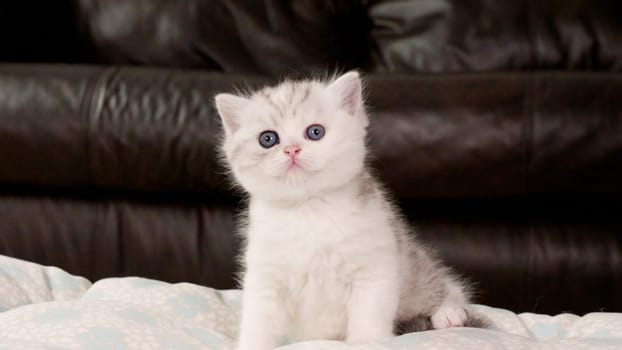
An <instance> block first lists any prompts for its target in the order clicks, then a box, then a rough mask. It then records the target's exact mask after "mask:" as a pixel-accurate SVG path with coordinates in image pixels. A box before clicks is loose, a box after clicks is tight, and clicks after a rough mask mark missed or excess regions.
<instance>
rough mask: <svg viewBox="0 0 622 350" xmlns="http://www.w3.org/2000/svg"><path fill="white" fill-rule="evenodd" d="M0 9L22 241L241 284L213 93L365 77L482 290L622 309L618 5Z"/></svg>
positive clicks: (407, 197) (526, 302)
mask: <svg viewBox="0 0 622 350" xmlns="http://www.w3.org/2000/svg"><path fill="white" fill-rule="evenodd" d="M7 3H9V2H7ZM0 6H1V7H2V8H1V9H0V38H1V39H2V40H1V41H0V42H2V45H1V47H0V61H1V62H2V63H0V164H1V166H0V254H5V255H9V256H14V257H18V258H22V259H27V260H31V261H35V262H38V263H42V264H48V265H56V266H59V267H61V268H64V269H66V270H68V271H69V272H71V273H73V274H78V275H83V276H86V277H87V278H89V279H91V280H97V279H101V278H105V277H113V276H128V275H136V276H142V277H149V278H155V279H161V280H165V281H170V282H181V281H185V282H194V283H199V284H204V285H208V286H211V287H217V288H234V287H235V286H236V284H235V271H236V269H237V266H236V264H235V255H236V254H237V253H238V250H239V245H240V242H239V240H238V239H237V238H236V236H235V235H234V234H233V231H234V219H235V213H236V212H238V211H239V210H240V208H241V207H242V205H241V204H240V203H241V201H240V199H241V195H242V194H241V193H236V192H233V191H232V190H230V187H229V185H228V182H227V179H226V178H225V177H224V176H223V169H222V168H221V167H220V166H219V164H218V162H217V159H216V154H215V147H216V144H217V139H218V133H219V127H220V125H219V120H218V117H217V115H216V113H215V110H214V108H213V101H212V97H213V95H214V94H215V93H217V92H223V91H231V90H232V89H234V88H236V87H245V86H250V87H253V86H259V85H262V84H266V83H270V82H275V81H278V80H279V79H281V78H283V77H286V76H288V77H289V76H294V77H300V76H309V75H316V74H319V75H325V74H326V73H327V72H333V71H335V70H342V71H343V70H347V69H354V68H356V69H359V70H361V71H362V72H364V74H365V77H366V79H367V84H366V85H367V89H366V91H367V100H368V104H369V108H370V114H371V130H370V133H371V135H370V147H371V149H372V151H373V154H374V165H375V167H376V168H377V169H378V173H379V175H380V177H381V178H382V179H383V180H384V181H385V182H386V184H387V185H388V186H389V188H390V189H391V190H392V191H393V192H394V193H395V195H396V199H397V200H398V202H399V204H400V206H401V207H402V208H403V210H404V212H405V214H406V215H407V217H408V219H409V220H410V221H411V222H412V223H413V225H414V227H416V229H417V234H418V235H419V237H420V238H421V239H422V240H423V241H425V242H427V243H428V244H430V245H431V246H433V247H435V249H436V250H437V251H438V253H439V255H440V256H441V257H442V258H443V259H444V260H445V261H446V262H447V263H448V264H449V265H451V266H452V267H454V268H455V269H456V270H457V271H459V272H460V273H462V274H463V275H465V276H466V277H467V278H468V279H469V280H470V281H471V282H472V283H473V284H474V286H475V287H476V289H477V290H478V295H477V302H479V303H483V304H487V305H492V306H498V307H503V308H508V309H511V310H513V311H516V312H540V313H559V312H573V313H577V314H583V313H586V312H592V311H618V312H619V311H622V298H620V295H622V204H621V200H622V75H620V71H621V70H622V45H621V43H622V5H620V4H618V3H617V2H614V1H605V0H600V1H598V0H591V1H588V0H566V1H557V0H540V1H532V0H530V1H518V0H516V1H510V0H506V1H496V2H491V1H484V0H469V1H465V0H426V1H424V0H414V1H405V0H394V1H387V0H384V1H383V0H376V1H374V0H368V1H353V0H347V1H319V0H318V1H307V0H297V1H291V2H286V1H262V2H259V1H237V0H236V1H231V0H209V1H208V0H203V1H201V0H185V1H169V0H141V1H136V0H62V1H61V0H59V1H54V2H52V1H47V2H32V1H23V2H13V3H12V4H2V5H0Z"/></svg>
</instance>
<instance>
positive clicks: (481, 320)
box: [393, 311, 491, 335]
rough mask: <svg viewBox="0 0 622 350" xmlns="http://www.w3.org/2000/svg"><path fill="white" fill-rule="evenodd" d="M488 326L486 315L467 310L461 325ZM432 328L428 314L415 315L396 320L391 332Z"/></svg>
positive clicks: (402, 332) (409, 331) (421, 330)
mask: <svg viewBox="0 0 622 350" xmlns="http://www.w3.org/2000/svg"><path fill="white" fill-rule="evenodd" d="M490 326H491V322H490V321H489V320H488V319H487V318H486V317H484V316H482V315H477V314H474V313H473V312H471V311H467V319H466V321H464V325H463V327H471V328H489V327H490ZM432 329H434V327H432V320H430V316H425V315H417V316H415V317H413V318H411V319H408V320H398V321H396V322H395V324H394V325H393V334H395V335H402V334H406V333H413V332H423V331H429V330H432Z"/></svg>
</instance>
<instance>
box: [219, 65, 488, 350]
mask: <svg viewBox="0 0 622 350" xmlns="http://www.w3.org/2000/svg"><path fill="white" fill-rule="evenodd" d="M215 102H216V107H217V109H218V112H219V114H220V117H221V119H222V121H223V126H224V131H225V136H224V142H223V144H222V153H223V155H224V158H225V161H226V163H227V165H228V167H229V169H230V171H231V173H232V174H233V176H234V177H235V180H237V182H238V183H239V185H241V186H242V188H243V189H244V190H246V191H247V192H248V194H249V195H250V201H249V208H248V217H247V219H248V221H247V223H246V227H245V232H244V234H245V237H244V238H245V240H246V247H245V252H244V260H243V261H244V264H245V268H246V270H245V273H244V275H243V278H242V283H243V286H242V287H243V298H242V321H241V329H240V334H239V339H238V349H240V350H264V349H265V350H267V349H272V348H274V347H276V346H277V345H279V344H280V341H281V340H282V339H283V338H287V339H289V340H291V341H303V340H312V339H334V340H345V341H347V342H349V343H364V342H369V341H378V340H383V339H386V338H389V337H391V336H393V335H394V333H400V332H406V331H412V330H417V329H419V328H435V329H440V328H447V327H455V326H463V325H465V323H468V322H472V324H474V325H476V322H475V321H476V320H475V319H474V318H472V317H470V315H469V314H468V313H467V311H466V307H467V304H468V302H469V299H468V296H467V293H466V291H465V287H464V286H463V284H462V283H461V282H460V281H459V280H458V279H457V278H456V277H455V276H454V275H452V274H451V272H450V271H449V269H448V268H446V267H444V266H443V265H442V264H441V263H440V262H439V261H438V260H436V259H435V258H434V257H433V256H432V254H431V253H430V252H429V251H428V250H427V249H426V248H424V247H423V246H422V245H421V244H420V243H418V242H417V241H416V240H415V239H414V238H413V236H412V234H411V231H410V229H409V228H408V226H407V225H406V223H405V222H404V220H403V219H402V218H401V216H400V214H399V213H398V210H397V209H396V208H395V206H394V205H393V204H392V203H391V201H390V200H389V199H388V196H387V194H386V192H385V190H384V189H383V187H382V186H381V185H380V184H379V183H378V181H376V179H375V178H374V177H373V176H372V174H371V173H370V170H369V169H368V167H367V166H366V157H367V150H366V144H365V139H366V129H367V126H368V123H369V122H368V117H367V114H366V111H365V106H364V102H363V97H362V85H361V80H360V78H359V75H358V73H356V72H349V73H346V74H344V75H342V76H340V77H338V78H337V79H334V80H332V81H329V82H321V81H298V82H293V81H287V82H284V83H282V84H280V85H278V86H276V87H268V88H264V89H262V90H259V91H257V92H255V93H253V94H251V95H250V96H235V95H230V94H219V95H217V96H216V98H215Z"/></svg>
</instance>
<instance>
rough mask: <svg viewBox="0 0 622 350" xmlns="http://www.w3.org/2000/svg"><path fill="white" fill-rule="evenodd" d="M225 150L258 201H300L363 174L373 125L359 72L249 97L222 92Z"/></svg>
mask: <svg viewBox="0 0 622 350" xmlns="http://www.w3.org/2000/svg"><path fill="white" fill-rule="evenodd" d="M215 101H216V107H217V109H218V113H219V114H220V117H221V119H222V121H223V126H224V129H225V130H224V131H225V137H224V141H223V145H222V151H223V153H224V155H225V158H226V161H227V163H228V166H229V168H230V170H231V171H232V173H233V175H234V176H235V178H236V180H237V181H238V182H239V183H240V185H242V187H243V188H244V189H245V190H246V191H247V192H249V193H250V194H251V195H252V196H253V197H258V198H263V199H266V200H300V199H304V198H307V197H309V196H313V195H317V194H320V193H322V192H325V191H331V190H334V189H336V188H339V187H341V186H343V185H344V184H346V183H348V182H349V181H351V180H352V179H353V178H354V177H355V176H357V175H358V174H360V173H361V172H362V170H363V167H364V161H365V153H366V152H365V134H366V128H367V125H368V120H367V115H366V113H365V108H364V104H363V98H362V87H361V80H360V78H359V75H358V73H356V72H349V73H346V74H344V75H342V76H340V77H338V78H337V79H334V80H332V81H329V82H320V81H311V80H309V81H298V82H292V81H288V82H284V83H282V84H280V85H278V86H275V87H269V88H264V89H262V90H259V91H257V92H255V93H253V94H251V95H250V96H236V95H230V94H219V95H217V96H216V98H215Z"/></svg>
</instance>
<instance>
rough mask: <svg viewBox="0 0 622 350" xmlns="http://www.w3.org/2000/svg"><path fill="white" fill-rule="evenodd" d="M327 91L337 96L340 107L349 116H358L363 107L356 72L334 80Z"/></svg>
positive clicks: (361, 91) (359, 83)
mask: <svg viewBox="0 0 622 350" xmlns="http://www.w3.org/2000/svg"><path fill="white" fill-rule="evenodd" d="M328 89H329V90H331V92H332V93H334V94H335V96H338V98H339V102H340V104H341V107H342V108H343V109H345V110H346V111H347V112H348V113H349V114H350V115H353V116H358V114H359V112H360V110H361V108H362V105H363V88H362V85H361V78H360V77H359V73H358V72H356V71H351V72H348V73H346V74H344V75H342V76H340V77H339V78H337V79H335V80H334V81H333V82H332V83H330V85H328Z"/></svg>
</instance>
